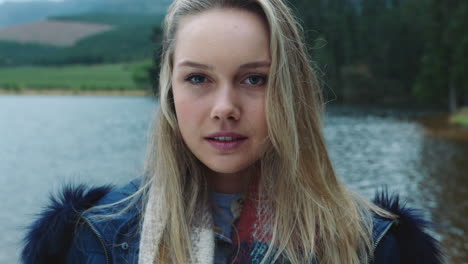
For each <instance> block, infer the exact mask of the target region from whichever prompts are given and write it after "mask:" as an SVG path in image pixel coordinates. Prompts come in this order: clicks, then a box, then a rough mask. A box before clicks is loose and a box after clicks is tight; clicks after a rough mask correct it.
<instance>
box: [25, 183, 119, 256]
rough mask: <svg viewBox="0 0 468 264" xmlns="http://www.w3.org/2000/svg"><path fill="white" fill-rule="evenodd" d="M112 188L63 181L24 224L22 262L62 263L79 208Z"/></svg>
mask: <svg viewBox="0 0 468 264" xmlns="http://www.w3.org/2000/svg"><path fill="white" fill-rule="evenodd" d="M111 190H112V187H110V186H103V187H99V188H87V187H86V186H84V185H79V186H71V185H67V186H66V187H65V188H64V189H63V190H62V192H61V193H60V194H59V195H58V196H57V197H54V196H52V195H51V196H50V202H49V205H48V206H47V207H45V208H44V209H43V210H42V212H40V213H39V214H38V216H37V219H36V220H35V221H34V222H33V224H32V225H30V226H29V227H28V228H27V232H26V236H25V237H24V239H23V243H24V248H23V251H22V253H21V260H22V263H28V264H29V263H34V264H46V263H64V260H65V257H66V254H67V250H68V248H69V247H70V245H71V241H72V238H73V234H74V227H75V225H76V223H77V222H78V218H79V215H80V213H81V212H83V211H84V210H86V209H88V208H90V207H91V206H93V205H94V204H96V203H97V201H99V200H100V199H101V198H102V197H103V196H104V195H106V194H107V193H109V192H110V191H111Z"/></svg>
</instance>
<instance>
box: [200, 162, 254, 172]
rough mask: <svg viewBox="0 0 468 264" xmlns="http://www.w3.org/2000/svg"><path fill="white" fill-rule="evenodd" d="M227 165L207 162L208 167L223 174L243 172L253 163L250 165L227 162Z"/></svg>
mask: <svg viewBox="0 0 468 264" xmlns="http://www.w3.org/2000/svg"><path fill="white" fill-rule="evenodd" d="M225 165H227V166H222V165H221V164H219V163H217V164H206V163H205V166H206V167H208V169H210V170H212V171H213V172H216V173H222V174H236V173H241V172H243V171H245V170H246V169H248V168H249V167H251V164H248V165H243V166H242V165H240V164H239V165H236V164H229V165H228V164H225Z"/></svg>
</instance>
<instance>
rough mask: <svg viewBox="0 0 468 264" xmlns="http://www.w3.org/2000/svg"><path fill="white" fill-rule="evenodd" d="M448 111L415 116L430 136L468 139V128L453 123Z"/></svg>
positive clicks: (458, 139) (459, 139) (460, 139)
mask: <svg viewBox="0 0 468 264" xmlns="http://www.w3.org/2000/svg"><path fill="white" fill-rule="evenodd" d="M451 117H452V115H450V114H449V113H445V114H436V115H430V116H425V117H422V118H417V119H416V121H417V122H418V123H420V124H421V125H422V126H423V127H424V128H425V131H426V133H428V134H429V135H431V136H435V137H440V138H446V139H450V140H456V141H465V142H466V141H468V128H466V127H464V126H460V125H457V124H454V123H453V122H452V121H451Z"/></svg>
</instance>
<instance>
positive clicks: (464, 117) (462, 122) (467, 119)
mask: <svg viewBox="0 0 468 264" xmlns="http://www.w3.org/2000/svg"><path fill="white" fill-rule="evenodd" d="M450 121H451V122H452V123H453V124H456V125H459V126H463V127H468V107H464V108H462V109H460V110H459V111H458V112H457V113H455V114H453V115H452V117H451V118H450Z"/></svg>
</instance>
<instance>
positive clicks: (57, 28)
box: [0, 20, 113, 46]
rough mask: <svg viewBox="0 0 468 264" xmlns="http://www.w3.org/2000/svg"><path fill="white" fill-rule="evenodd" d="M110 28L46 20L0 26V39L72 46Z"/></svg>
mask: <svg viewBox="0 0 468 264" xmlns="http://www.w3.org/2000/svg"><path fill="white" fill-rule="evenodd" d="M112 28H113V27H112V26H110V25H104V24H95V23H84V22H73V21H54V20H47V21H39V22H35V23H29V24H25V25H20V26H12V27H7V28H0V40H3V41H5V40H6V41H11V42H19V43H37V44H44V45H52V46H73V45H74V44H75V43H77V42H78V41H79V40H81V39H83V38H86V37H89V36H92V35H95V34H99V33H103V32H105V31H109V30H111V29H112Z"/></svg>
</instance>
